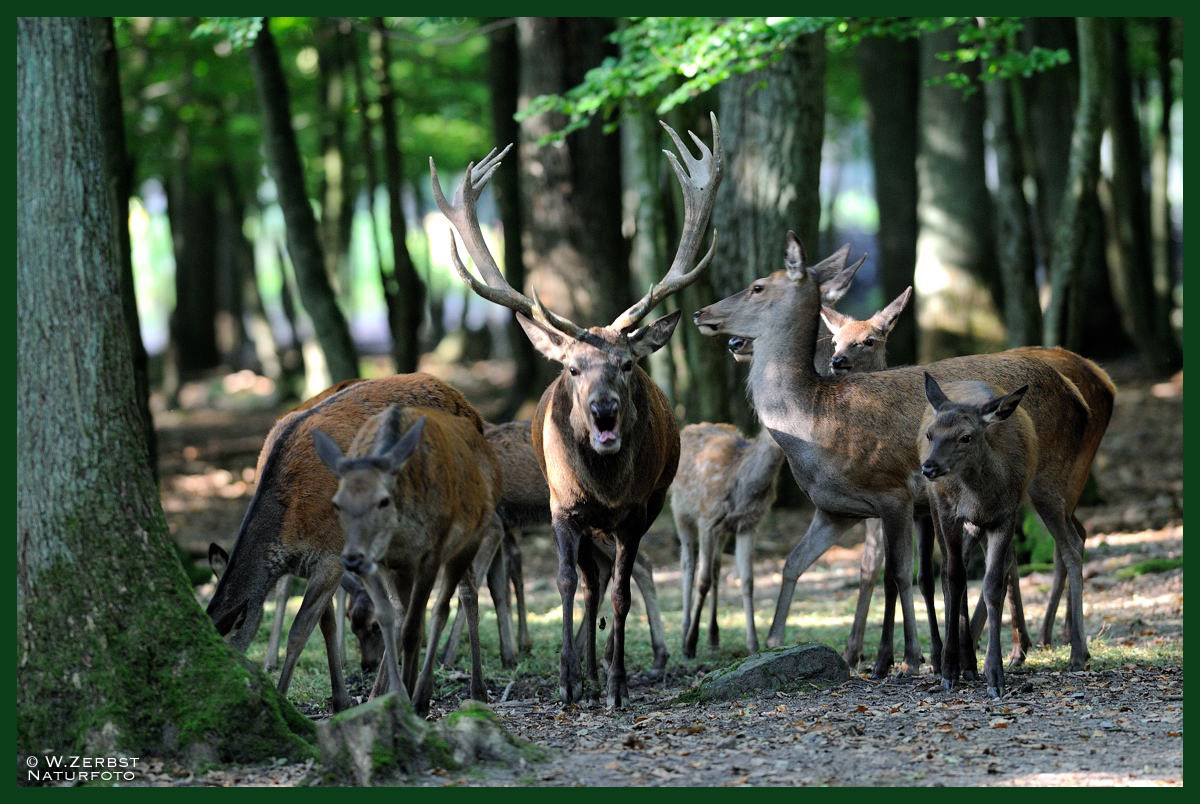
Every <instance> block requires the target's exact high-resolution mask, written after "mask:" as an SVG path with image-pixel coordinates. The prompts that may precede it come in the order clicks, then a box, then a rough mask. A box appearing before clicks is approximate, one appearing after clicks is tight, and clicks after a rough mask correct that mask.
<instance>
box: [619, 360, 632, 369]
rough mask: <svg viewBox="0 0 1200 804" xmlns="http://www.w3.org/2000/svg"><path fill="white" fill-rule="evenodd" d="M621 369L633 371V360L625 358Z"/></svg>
mask: <svg viewBox="0 0 1200 804" xmlns="http://www.w3.org/2000/svg"><path fill="white" fill-rule="evenodd" d="M621 371H633V361H632V360H626V361H625V362H624V363H622V364H621Z"/></svg>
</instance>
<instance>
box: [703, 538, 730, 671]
mask: <svg viewBox="0 0 1200 804" xmlns="http://www.w3.org/2000/svg"><path fill="white" fill-rule="evenodd" d="M727 541H729V534H727V533H722V534H721V537H720V538H719V539H717V540H716V544H715V545H713V548H714V549H713V555H712V563H711V564H709V567H710V569H709V572H710V573H711V575H712V603H711V604H710V605H711V606H712V610H711V614H710V615H709V619H708V647H709V650H713V651H715V650H717V648H719V647H720V646H721V629H720V626H719V625H718V624H717V607H718V604H719V601H720V597H721V595H720V591H721V556H722V554H723V553H724V552H725V543H726V542H727Z"/></svg>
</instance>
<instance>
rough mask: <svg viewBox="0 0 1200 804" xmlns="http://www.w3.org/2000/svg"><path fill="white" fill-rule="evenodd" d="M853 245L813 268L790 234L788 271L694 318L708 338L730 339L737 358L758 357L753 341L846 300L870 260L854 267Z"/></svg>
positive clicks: (786, 257)
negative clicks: (710, 336)
mask: <svg viewBox="0 0 1200 804" xmlns="http://www.w3.org/2000/svg"><path fill="white" fill-rule="evenodd" d="M849 257H850V246H849V244H847V245H844V246H842V247H841V248H840V249H838V250H837V251H836V252H834V253H833V255H831V256H829V257H827V258H825V259H824V260H821V261H820V262H819V263H817V264H816V265H809V264H808V261H807V258H806V257H805V254H804V246H802V245H801V244H800V238H799V237H797V236H796V233H795V232H788V233H787V245H786V247H785V249H784V261H783V263H784V267H783V269H781V270H778V271H775V272H774V273H771V274H768V275H767V276H764V277H761V278H759V279H755V280H754V281H753V282H751V283H750V286H749V287H747V288H746V289H745V290H740V291H738V292H737V293H735V294H733V295H732V296H729V297H727V298H724V299H721V300H720V301H718V302H715V303H713V304H710V305H708V306H707V307H702V308H701V309H699V310H697V311H696V312H695V314H694V315H693V316H692V320H693V321H694V322H695V323H696V326H697V327H699V328H700V332H701V333H702V334H704V335H727V336H729V337H730V342H729V344H728V346H729V350H730V352H732V353H733V354H734V357H735V358H736V357H739V356H740V357H746V356H748V355H752V354H753V345H752V344H751V343H747V342H746V341H753V340H754V339H757V338H761V337H763V336H765V335H769V334H771V333H775V332H779V331H781V329H786V328H787V325H788V324H789V323H790V322H791V321H792V320H794V319H798V318H802V317H805V316H810V315H816V312H817V311H816V309H814V308H816V307H817V306H818V305H820V304H821V302H826V303H829V304H832V303H833V302H835V301H837V300H838V299H840V298H841V297H842V296H843V295H844V294H845V292H846V291H847V290H848V289H849V288H850V283H851V282H853V281H854V274H855V273H856V272H857V271H858V269H859V268H860V267H861V266H862V264H863V261H864V260H866V256H865V255H864V256H863V257H860V258H859V259H858V260H857V261H855V262H854V263H850V264H848V260H849Z"/></svg>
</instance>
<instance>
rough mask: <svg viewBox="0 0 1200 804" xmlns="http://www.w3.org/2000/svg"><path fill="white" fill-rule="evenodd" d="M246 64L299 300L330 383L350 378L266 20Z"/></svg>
mask: <svg viewBox="0 0 1200 804" xmlns="http://www.w3.org/2000/svg"><path fill="white" fill-rule="evenodd" d="M250 64H251V67H252V68H253V72H254V85H255V87H256V88H257V90H258V101H259V105H260V106H261V107H262V112H263V129H264V135H265V138H266V142H265V145H266V152H267V164H268V166H269V167H270V170H271V178H273V179H274V180H275V187H276V191H277V193H278V196H279V206H280V207H281V208H282V210H283V217H284V221H285V222H286V224H287V248H288V254H289V255H290V256H291V258H292V265H293V266H295V269H296V284H297V286H298V288H299V292H300V300H301V301H302V302H303V303H304V306H305V308H306V309H307V310H308V314H309V316H311V317H312V322H313V328H314V329H315V330H316V337H317V342H318V343H319V344H320V347H321V351H322V352H323V353H324V356H325V362H326V365H327V366H328V370H329V375H330V376H329V380H330V381H331V383H335V382H340V381H342V380H348V379H350V378H351V377H357V376H358V357H357V355H356V353H355V348H354V341H353V340H352V339H351V338H350V328H349V327H348V326H347V324H346V319H345V317H344V316H343V315H342V311H341V309H340V308H339V307H338V305H337V301H336V300H335V299H334V297H333V290H332V289H331V288H330V287H329V279H328V277H327V276H326V275H325V257H324V252H323V251H322V249H321V241H320V240H319V239H318V238H317V224H316V220H315V219H314V217H313V211H312V207H311V206H309V203H308V196H307V193H306V191H305V188H304V168H303V167H302V165H301V164H300V151H299V150H298V149H297V147H296V133H295V131H293V130H292V118H291V101H290V100H289V95H288V88H287V83H286V82H285V81H284V76H283V68H282V66H281V65H280V63H279V51H278V50H277V49H276V48H275V38H274V37H273V36H271V29H270V20H269V19H267V20H264V21H263V26H262V30H261V31H260V32H259V34H258V38H257V39H256V40H255V42H254V46H253V47H252V48H250ZM310 384H311V383H310Z"/></svg>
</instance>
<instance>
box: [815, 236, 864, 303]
mask: <svg viewBox="0 0 1200 804" xmlns="http://www.w3.org/2000/svg"><path fill="white" fill-rule="evenodd" d="M849 259H850V244H849V243H847V244H845V245H844V246H842V247H841V248H839V249H838V250H837V251H835V252H834V253H833V254H831V255H830V256H828V257H826V258H825V259H823V260H821V261H820V262H819V263H817V264H816V265H814V266H813V267H812V268H811V269H810V272H811V273H812V275H813V276H814V277H815V278H816V280H817V284H818V285H819V286H820V288H821V301H823V302H825V303H827V304H833V303H834V302H836V301H837V300H838V299H840V298H842V297H843V296H845V295H846V291H848V290H849V289H850V285H851V284H853V282H854V275H855V274H857V273H858V269H859V268H861V267H862V264H863V263H864V262H866V261H867V255H866V254H864V255H862V256H861V257H859V258H858V260H856V261H855V262H853V263H851V264H849V265H847V264H846V263H847V261H848V260H849Z"/></svg>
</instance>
